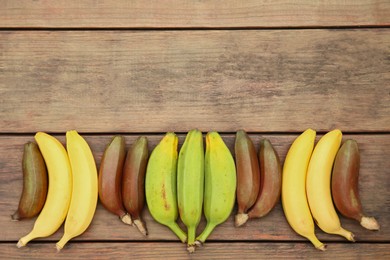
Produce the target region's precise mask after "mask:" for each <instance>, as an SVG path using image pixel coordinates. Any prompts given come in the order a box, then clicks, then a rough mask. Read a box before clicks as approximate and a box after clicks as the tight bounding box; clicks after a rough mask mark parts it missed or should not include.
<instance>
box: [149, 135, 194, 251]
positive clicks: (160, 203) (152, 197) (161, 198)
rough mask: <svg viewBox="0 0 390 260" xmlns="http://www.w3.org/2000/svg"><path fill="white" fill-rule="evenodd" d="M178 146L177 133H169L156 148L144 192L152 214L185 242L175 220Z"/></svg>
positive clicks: (176, 215) (176, 209) (176, 213)
mask: <svg viewBox="0 0 390 260" xmlns="http://www.w3.org/2000/svg"><path fill="white" fill-rule="evenodd" d="M177 146H178V138H177V136H176V134H175V133H172V132H168V133H167V134H166V135H165V136H164V137H163V139H162V140H161V141H160V143H159V144H158V145H157V146H156V147H155V148H154V149H153V151H152V153H151V155H150V158H149V161H148V165H147V168H146V177H145V195H146V203H147V205H148V208H149V211H150V214H151V215H152V217H153V218H154V219H155V220H156V221H157V222H159V223H160V224H163V225H165V226H167V227H169V228H170V229H171V230H172V231H173V232H174V233H175V234H176V236H177V237H178V238H179V239H180V240H181V241H182V242H183V243H184V242H185V241H186V239H187V236H186V234H185V233H184V232H183V230H181V228H180V227H179V225H178V224H177V223H176V219H177V217H178V208H177V197H176V189H177V188H176V185H177V182H176V166H177Z"/></svg>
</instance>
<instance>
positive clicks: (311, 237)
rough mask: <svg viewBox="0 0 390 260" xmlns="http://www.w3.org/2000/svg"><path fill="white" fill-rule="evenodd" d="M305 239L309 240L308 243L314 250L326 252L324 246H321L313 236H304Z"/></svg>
mask: <svg viewBox="0 0 390 260" xmlns="http://www.w3.org/2000/svg"><path fill="white" fill-rule="evenodd" d="M306 238H307V239H309V240H310V242H311V243H312V244H313V245H314V246H315V248H317V249H319V250H321V251H325V250H326V245H325V244H323V243H322V242H321V241H320V240H318V238H317V237H316V236H315V235H314V234H313V235H311V236H306Z"/></svg>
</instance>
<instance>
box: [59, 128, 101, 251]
mask: <svg viewBox="0 0 390 260" xmlns="http://www.w3.org/2000/svg"><path fill="white" fill-rule="evenodd" d="M66 147H67V150H68V155H69V160H70V165H71V167H72V173H73V189H72V198H71V202H70V206H69V211H68V215H67V217H66V221H65V232H64V235H63V237H62V238H61V240H60V241H58V243H57V244H56V247H57V250H61V249H62V248H63V247H64V245H65V244H66V243H67V242H68V241H69V240H70V239H72V238H74V237H76V236H79V235H81V234H82V233H83V232H84V231H85V230H86V229H87V228H88V226H89V225H90V224H91V222H92V218H93V216H94V214H95V210H96V204H97V199H98V175H97V169H96V164H95V159H94V158H93V155H92V152H91V149H90V148H89V146H88V143H87V142H86V141H85V140H84V138H82V137H81V136H80V135H79V134H78V133H77V132H76V131H75V130H71V131H68V132H66Z"/></svg>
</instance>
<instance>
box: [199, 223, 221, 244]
mask: <svg viewBox="0 0 390 260" xmlns="http://www.w3.org/2000/svg"><path fill="white" fill-rule="evenodd" d="M215 227H216V225H215V224H214V223H210V222H207V225H206V227H205V229H204V230H203V232H202V233H201V234H200V235H199V236H198V237H197V238H196V240H197V241H199V242H201V243H204V242H205V241H206V239H207V238H208V237H209V236H210V234H211V232H213V230H214V228H215Z"/></svg>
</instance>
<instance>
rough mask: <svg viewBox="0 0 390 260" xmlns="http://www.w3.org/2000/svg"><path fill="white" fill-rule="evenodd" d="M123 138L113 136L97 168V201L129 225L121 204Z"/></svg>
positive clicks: (129, 222)
mask: <svg viewBox="0 0 390 260" xmlns="http://www.w3.org/2000/svg"><path fill="white" fill-rule="evenodd" d="M125 148H126V147H125V138H124V137H123V136H120V135H117V136H114V137H113V138H112V140H111V142H110V143H109V144H108V145H107V147H106V149H105V151H104V154H103V158H102V160H101V163H100V168H99V182H98V183H99V187H98V191H99V199H100V202H101V203H102V205H103V206H104V207H105V208H106V209H107V210H108V211H110V212H111V213H113V214H115V215H117V216H118V217H119V218H120V219H121V220H122V222H123V223H125V224H128V225H131V224H132V220H131V217H130V215H129V214H128V213H127V212H126V210H125V208H124V206H123V203H122V172H123V164H124V162H125V156H126V152H125Z"/></svg>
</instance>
